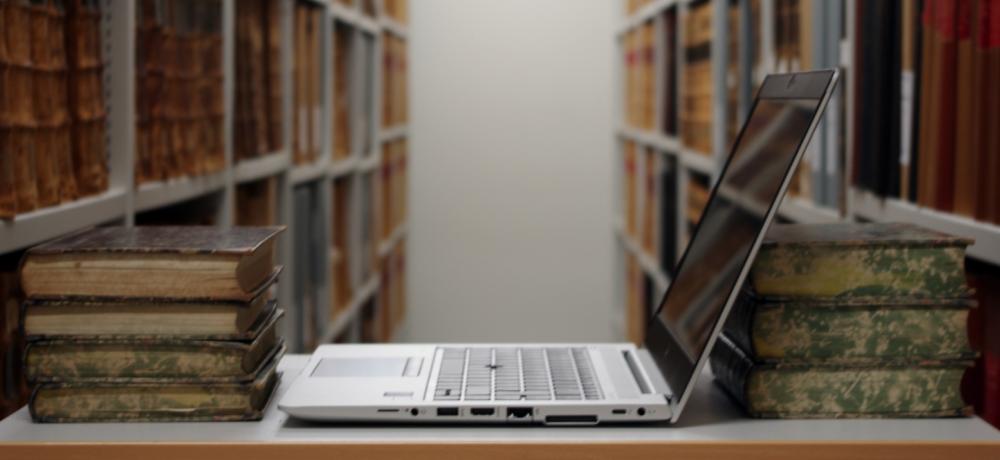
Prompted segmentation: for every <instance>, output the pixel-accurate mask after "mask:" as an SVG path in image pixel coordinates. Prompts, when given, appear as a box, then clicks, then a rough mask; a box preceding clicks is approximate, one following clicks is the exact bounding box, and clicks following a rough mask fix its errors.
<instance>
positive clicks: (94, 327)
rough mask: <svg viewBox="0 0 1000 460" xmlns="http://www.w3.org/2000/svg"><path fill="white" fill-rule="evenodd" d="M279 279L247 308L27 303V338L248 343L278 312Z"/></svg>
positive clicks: (145, 302) (134, 301) (193, 303)
mask: <svg viewBox="0 0 1000 460" xmlns="http://www.w3.org/2000/svg"><path fill="white" fill-rule="evenodd" d="M274 281H275V279H272V280H271V281H270V283H269V284H268V285H266V286H264V287H263V289H260V290H259V292H258V293H257V295H256V297H254V298H253V299H251V300H249V301H247V302H237V301H228V300H226V301H202V300H173V299H167V300H163V299H142V298H127V297H126V298H117V299H86V298H83V299H81V298H73V297H70V298H62V299H29V300H26V301H25V302H24V307H23V317H24V320H23V321H24V333H25V334H26V335H28V336H29V337H30V338H40V337H49V338H59V337H68V336H73V335H92V336H97V337H108V336H113V337H137V338H138V337H149V336H153V337H156V336H172V335H182V336H187V337H199V338H204V339H212V340H221V339H226V340H250V339H253V337H255V336H256V335H257V331H256V328H258V327H260V326H262V325H263V324H261V323H260V320H261V318H266V317H269V316H271V312H273V311H274V310H275V309H276V306H275V303H274V302H273V301H271V300H270V298H271V292H270V291H271V286H273V283H274Z"/></svg>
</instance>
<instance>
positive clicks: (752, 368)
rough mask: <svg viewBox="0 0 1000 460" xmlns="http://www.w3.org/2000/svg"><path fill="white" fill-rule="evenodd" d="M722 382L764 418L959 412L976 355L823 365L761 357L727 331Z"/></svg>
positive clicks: (717, 365) (715, 356) (716, 355)
mask: <svg viewBox="0 0 1000 460" xmlns="http://www.w3.org/2000/svg"><path fill="white" fill-rule="evenodd" d="M710 361H711V364H712V371H713V372H714V373H715V379H716V382H718V383H719V384H720V385H722V387H723V388H724V389H725V390H726V391H727V392H728V393H729V394H730V395H731V396H733V398H734V399H736V400H737V402H739V403H740V404H741V405H742V406H743V407H744V408H745V409H746V410H747V412H749V413H750V414H751V415H753V416H755V417H761V418H859V417H865V418H872V417H949V416H950V417H955V416H962V415H969V414H971V413H972V411H971V408H970V407H968V406H967V405H966V404H965V402H964V401H963V400H962V395H961V391H960V388H961V382H962V375H963V374H964V373H965V371H966V369H967V368H969V366H971V365H972V361H971V360H954V361H950V360H924V361H919V362H913V361H908V360H904V361H902V362H900V361H896V360H888V359H886V360H875V361H868V362H864V363H862V364H857V363H853V364H841V363H838V364H827V365H822V366H819V365H816V364H814V363H810V362H808V361H802V362H796V361H793V360H783V361H780V362H766V361H759V360H756V359H754V358H752V357H751V356H749V355H747V354H746V353H744V352H743V351H742V350H740V349H739V347H737V346H736V345H735V344H733V342H732V341H731V340H729V339H728V338H727V337H726V336H725V335H723V336H721V337H719V340H718V341H717V342H716V344H715V347H713V348H712V354H711V357H710Z"/></svg>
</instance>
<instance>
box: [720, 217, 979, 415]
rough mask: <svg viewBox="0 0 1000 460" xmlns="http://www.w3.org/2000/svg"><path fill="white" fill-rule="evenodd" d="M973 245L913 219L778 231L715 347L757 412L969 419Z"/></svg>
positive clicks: (728, 383)
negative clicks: (969, 261) (964, 391)
mask: <svg viewBox="0 0 1000 460" xmlns="http://www.w3.org/2000/svg"><path fill="white" fill-rule="evenodd" d="M971 243H972V241H970V240H967V239H963V238H957V237H953V236H949V235H945V234H940V233H936V232H932V231H928V230H924V229H922V228H919V227H916V226H914V225H910V224H899V223H885V224H834V225H784V226H782V225H779V226H775V227H774V228H772V230H771V231H770V232H769V233H768V236H767V238H766V240H765V242H764V244H763V246H762V247H761V249H760V252H759V254H758V256H757V260H756V261H755V263H754V266H753V268H752V269H751V272H750V276H749V279H748V282H747V285H746V287H745V289H744V292H743V293H742V295H741V297H740V298H739V300H738V301H737V304H736V305H735V306H734V307H733V311H732V313H731V314H730V316H729V319H728V320H727V322H726V324H725V327H724V328H723V332H724V334H723V335H722V337H721V338H720V340H719V343H717V344H716V346H715V348H714V349H713V350H712V356H711V364H712V370H713V372H714V373H715V376H716V380H717V381H718V382H719V383H720V384H721V385H722V386H723V387H724V388H725V389H726V390H727V391H728V392H729V393H730V394H731V395H732V396H733V397H734V398H735V399H736V400H737V401H739V402H740V403H741V404H742V405H743V406H744V407H745V408H746V410H747V411H748V412H749V413H750V414H751V415H753V416H756V417H776V418H786V417H787V418H805V417H815V418H826V417H943V416H959V415H965V414H968V413H970V409H969V408H968V407H967V405H966V404H965V403H964V402H963V400H962V395H961V389H960V386H961V381H962V376H963V374H964V373H965V371H966V369H967V368H968V367H970V366H971V365H972V359H973V358H974V357H975V353H974V352H973V351H972V349H971V348H970V346H969V337H968V332H967V328H966V322H967V319H968V315H969V311H970V308H972V307H974V306H975V301H973V300H972V298H971V291H970V289H969V288H968V285H967V283H966V274H965V268H964V262H965V250H966V247H967V246H968V245H969V244H971Z"/></svg>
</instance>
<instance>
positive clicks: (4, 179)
mask: <svg viewBox="0 0 1000 460" xmlns="http://www.w3.org/2000/svg"><path fill="white" fill-rule="evenodd" d="M0 84H2V82H0ZM0 103H2V101H0ZM10 133H11V131H10V130H8V129H4V128H0V150H2V151H4V152H6V151H8V148H7V145H8V144H7V143H8V141H9V139H10V137H11V136H10ZM15 214H17V188H16V181H15V179H14V156H13V155H0V219H11V218H13V217H14V215H15Z"/></svg>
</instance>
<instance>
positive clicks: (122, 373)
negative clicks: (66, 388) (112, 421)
mask: <svg viewBox="0 0 1000 460" xmlns="http://www.w3.org/2000/svg"><path fill="white" fill-rule="evenodd" d="M282 315H283V312H282V311H281V310H276V311H274V312H273V313H272V314H271V315H270V318H268V319H267V320H266V321H265V322H264V324H263V326H261V327H260V328H259V330H257V331H256V333H257V334H256V335H255V336H254V337H251V338H250V341H249V342H239V341H230V340H203V339H194V338H189V337H179V336H178V337H155V338H153V337H108V338H84V337H74V338H66V339H53V340H38V341H33V342H30V343H28V347H27V349H26V350H25V355H24V356H25V372H26V376H27V378H28V381H29V382H31V383H51V382H73V383H110V382H118V383H139V382H154V383H155V382H158V381H161V380H162V379H167V378H171V379H186V380H197V381H199V382H202V383H208V382H246V381H250V380H253V379H254V377H255V376H256V375H257V374H258V373H259V372H260V371H261V370H262V369H263V366H264V365H265V364H266V363H267V362H269V361H271V360H273V359H276V356H280V354H281V352H283V349H284V344H283V342H282V339H281V337H280V336H279V335H278V334H277V330H276V329H277V323H278V319H279V318H280V317H281V316H282Z"/></svg>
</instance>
